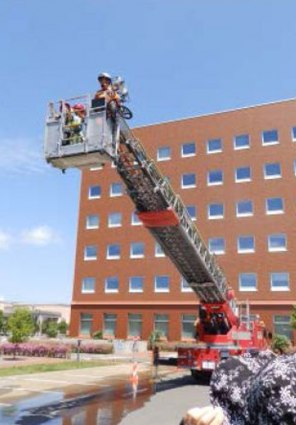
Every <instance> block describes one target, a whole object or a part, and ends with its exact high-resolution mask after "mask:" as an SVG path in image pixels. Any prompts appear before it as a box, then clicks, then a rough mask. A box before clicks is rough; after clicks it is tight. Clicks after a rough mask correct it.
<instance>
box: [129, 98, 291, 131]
mask: <svg viewBox="0 0 296 425" xmlns="http://www.w3.org/2000/svg"><path fill="white" fill-rule="evenodd" d="M293 100H296V97H291V98H288V99H281V100H274V101H272V102H264V103H258V104H256V105H249V106H242V107H240V108H233V109H224V110H222V111H216V112H209V113H205V114H200V115H194V116H189V117H184V118H177V119H174V120H168V121H161V122H156V123H151V124H145V125H139V126H137V127H132V130H137V129H140V128H146V127H154V126H157V125H163V124H170V123H173V122H180V121H187V120H193V119H196V118H202V117H209V116H212V115H219V114H227V113H230V112H236V111H242V110H245V109H253V108H260V107H261V106H268V105H274V104H276V103H284V102H291V101H293Z"/></svg>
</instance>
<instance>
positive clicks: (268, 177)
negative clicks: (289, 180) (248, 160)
mask: <svg viewBox="0 0 296 425" xmlns="http://www.w3.org/2000/svg"><path fill="white" fill-rule="evenodd" d="M273 165H279V174H267V167H268V166H273ZM263 175H264V179H265V180H273V179H280V178H281V177H282V167H281V164H280V162H271V163H267V164H264V165H263Z"/></svg>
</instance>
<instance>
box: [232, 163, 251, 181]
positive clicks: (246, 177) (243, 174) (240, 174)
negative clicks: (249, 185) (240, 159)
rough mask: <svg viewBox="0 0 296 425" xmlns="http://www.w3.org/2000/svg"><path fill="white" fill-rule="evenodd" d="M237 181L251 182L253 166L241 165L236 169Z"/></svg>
mask: <svg viewBox="0 0 296 425" xmlns="http://www.w3.org/2000/svg"><path fill="white" fill-rule="evenodd" d="M235 181H236V182H237V183H240V182H249V181H251V168H250V167H239V168H237V169H236V170H235Z"/></svg>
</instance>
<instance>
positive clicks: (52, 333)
mask: <svg viewBox="0 0 296 425" xmlns="http://www.w3.org/2000/svg"><path fill="white" fill-rule="evenodd" d="M45 333H46V335H47V336H48V337H49V338H55V337H56V336H57V334H58V324H57V322H56V321H53V320H50V321H49V322H48V325H47V328H46V331H45Z"/></svg>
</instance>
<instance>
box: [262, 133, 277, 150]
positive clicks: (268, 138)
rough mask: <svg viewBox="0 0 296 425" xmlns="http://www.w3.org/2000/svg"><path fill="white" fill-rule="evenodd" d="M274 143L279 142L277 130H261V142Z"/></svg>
mask: <svg viewBox="0 0 296 425" xmlns="http://www.w3.org/2000/svg"><path fill="white" fill-rule="evenodd" d="M276 143H279V136H278V131H277V130H266V131H263V132H262V144H263V145H264V146H267V145H275V144H276Z"/></svg>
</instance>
